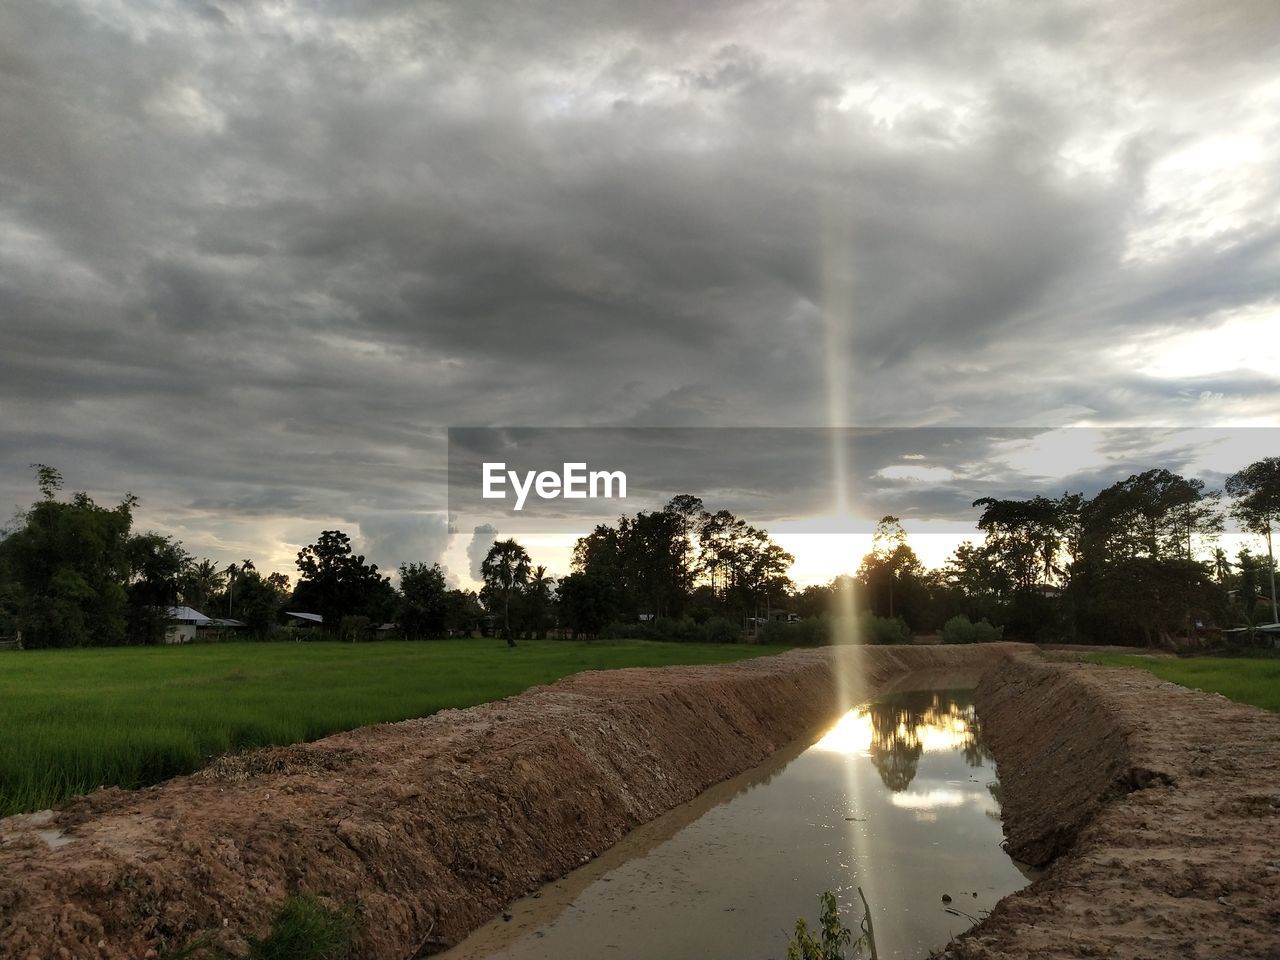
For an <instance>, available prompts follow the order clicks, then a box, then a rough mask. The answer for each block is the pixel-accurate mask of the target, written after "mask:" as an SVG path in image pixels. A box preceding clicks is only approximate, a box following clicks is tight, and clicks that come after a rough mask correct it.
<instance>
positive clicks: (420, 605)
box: [396, 563, 448, 640]
mask: <svg viewBox="0 0 1280 960" xmlns="http://www.w3.org/2000/svg"><path fill="white" fill-rule="evenodd" d="M447 594H448V588H447V587H446V586H445V579H444V570H443V569H441V567H440V564H438V563H433V564H431V566H427V565H426V564H425V563H404V564H401V565H400V598H399V603H397V604H396V625H397V626H398V627H399V628H400V631H401V632H402V633H403V634H404V635H405V637H406V638H407V639H409V640H421V639H423V638H425V637H439V636H442V635H443V634H444V631H445V620H446V615H447V612H448V611H447V607H446V603H447Z"/></svg>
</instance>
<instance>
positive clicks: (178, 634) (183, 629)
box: [164, 607, 213, 643]
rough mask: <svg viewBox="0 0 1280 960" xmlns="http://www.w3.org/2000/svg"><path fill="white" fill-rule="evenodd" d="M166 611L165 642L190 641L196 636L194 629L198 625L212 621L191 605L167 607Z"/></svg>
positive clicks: (195, 629) (205, 625)
mask: <svg viewBox="0 0 1280 960" xmlns="http://www.w3.org/2000/svg"><path fill="white" fill-rule="evenodd" d="M166 612H167V613H168V616H169V625H168V626H167V627H165V629H164V642H165V643H190V642H191V641H192V640H194V639H195V638H196V631H197V630H198V629H199V628H200V627H207V626H209V625H210V624H211V623H213V621H212V620H211V619H210V618H209V617H206V616H205V615H204V614H203V613H201V612H200V611H199V610H196V609H193V608H192V607H169V608H168V610H167V611H166Z"/></svg>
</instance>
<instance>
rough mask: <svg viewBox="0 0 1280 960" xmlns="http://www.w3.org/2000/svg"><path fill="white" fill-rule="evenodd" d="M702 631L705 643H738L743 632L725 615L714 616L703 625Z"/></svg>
mask: <svg viewBox="0 0 1280 960" xmlns="http://www.w3.org/2000/svg"><path fill="white" fill-rule="evenodd" d="M688 622H689V623H693V621H692V620H690V621H688ZM701 632H702V642H703V643H737V642H738V637H739V636H741V634H742V631H741V630H739V629H738V625H737V624H736V623H734V622H733V621H732V620H726V619H725V618H724V617H712V618H711V619H710V620H708V621H707V622H706V623H704V624H703V625H702V628H701Z"/></svg>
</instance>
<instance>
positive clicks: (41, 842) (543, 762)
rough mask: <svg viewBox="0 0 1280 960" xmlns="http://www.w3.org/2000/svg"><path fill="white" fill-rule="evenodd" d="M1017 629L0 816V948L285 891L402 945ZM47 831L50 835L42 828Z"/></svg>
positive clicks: (233, 761) (487, 719)
mask: <svg viewBox="0 0 1280 960" xmlns="http://www.w3.org/2000/svg"><path fill="white" fill-rule="evenodd" d="M1012 649H1015V647H1014V646H1013V645H1008V644H1004V645H1001V644H995V645H990V646H987V647H981V648H972V647H971V648H963V649H957V648H936V647H934V648H920V647H916V648H901V647H873V648H862V649H851V650H846V651H844V652H843V655H844V656H847V657H850V658H852V662H851V663H850V667H851V669H850V670H842V671H840V673H841V675H843V676H856V677H859V678H860V684H859V686H858V688H857V689H854V690H841V689H838V687H837V683H836V680H835V676H834V673H833V671H832V670H831V658H832V657H833V656H836V655H838V654H835V653H833V652H832V651H797V652H793V653H789V654H784V655H781V656H777V657H766V658H762V659H758V660H750V661H745V662H742V663H739V664H733V665H728V666H716V667H686V668H679V667H673V668H666V669H662V670H619V671H610V672H607V673H588V674H579V675H577V676H575V677H571V678H568V679H566V680H563V681H560V682H559V683H556V684H553V685H551V686H548V687H541V688H537V689H534V690H530V691H528V692H526V693H524V694H522V695H520V696H518V697H513V698H511V699H509V700H504V701H499V702H497V703H492V704H486V705H483V706H479V707H473V708H470V709H467V710H460V711H447V712H444V713H441V714H437V715H436V716H433V717H430V718H427V719H423V720H414V721H407V722H404V723H397V724H385V725H381V726H376V727H368V728H364V729H361V730H355V731H351V732H349V733H345V734H339V735H337V736H333V737H329V738H327V739H325V740H321V741H317V742H316V743H312V744H304V745H298V746H293V747H287V748H279V749H272V750H264V751H257V752H254V753H251V754H247V755H244V756H242V757H232V758H227V759H224V760H223V761H221V762H219V763H217V764H215V765H214V766H213V767H211V768H210V769H208V770H206V771H203V772H202V773H200V774H196V775H195V776H191V777H180V778H178V779H175V780H172V781H170V782H168V783H165V784H161V785H160V786H157V787H153V788H151V789H148V790H142V791H136V792H127V791H121V790H105V791H100V792H98V793H96V794H93V795H91V796H89V797H87V798H84V799H82V800H80V801H78V802H75V803H73V804H71V805H70V806H68V807H67V808H65V809H63V810H61V811H59V812H57V813H56V814H54V815H53V817H52V818H51V819H50V818H45V819H43V820H42V819H40V818H36V819H33V818H30V817H25V818H24V817H13V818H9V819H8V820H0V957H4V958H22V960H47V958H90V957H92V958H119V960H125V958H128V960H137V958H143V957H147V956H154V955H155V953H150V952H149V951H157V952H158V951H161V950H165V949H172V948H174V947H180V946H182V945H185V944H187V943H189V942H191V941H192V940H193V939H195V938H197V937H199V936H201V935H202V934H206V933H212V934H213V935H214V936H215V937H216V938H217V939H218V941H219V942H220V943H222V944H224V945H226V946H227V947H229V948H232V949H236V948H241V947H243V944H244V940H243V937H244V935H245V934H259V935H260V934H262V933H263V932H265V930H266V927H267V925H268V921H269V917H270V915H271V913H272V912H273V910H274V909H275V908H276V906H278V905H279V903H280V902H281V901H282V900H283V899H284V898H285V897H287V896H289V895H292V894H297V893H314V894H321V895H326V896H330V897H332V898H334V899H335V900H337V901H350V900H354V901H357V902H358V903H359V904H360V905H361V909H362V910H363V911H364V912H365V914H366V915H367V917H368V919H369V922H368V923H367V924H366V927H365V933H364V935H363V941H362V943H361V950H360V956H362V957H367V958H379V960H380V958H386V960H405V958H409V957H413V956H415V955H418V954H419V953H421V952H424V951H425V950H431V951H434V950H436V949H439V948H441V947H443V946H445V945H448V944H452V943H454V942H456V941H457V940H459V939H461V938H462V937H463V936H465V935H466V933H468V932H469V931H470V930H472V929H474V928H475V927H477V926H479V925H480V924H481V923H483V922H484V921H486V920H488V919H489V918H490V917H492V916H493V915H494V914H495V913H496V912H497V911H498V910H499V909H500V908H501V907H502V906H503V905H504V904H506V903H508V902H510V901H511V900H513V899H515V898H517V897H519V896H522V895H524V894H527V893H530V892H532V891H533V890H534V889H536V888H537V887H538V886H539V885H540V884H542V883H544V882H546V881H548V880H550V879H553V878H556V877H559V876H561V875H563V874H564V873H566V872H567V871H569V870H570V869H572V868H573V867H575V866H577V865H579V864H580V863H582V862H585V861H586V860H588V859H590V858H591V857H592V856H594V855H596V854H598V853H600V852H601V851H603V850H604V849H606V848H607V847H609V846H610V845H612V844H613V843H615V842H616V841H617V840H618V839H619V838H620V837H622V836H623V835H624V834H625V833H626V832H627V831H629V830H630V829H632V828H633V827H635V826H637V825H638V824H641V823H644V822H647V821H649V820H652V819H653V818H654V817H656V816H658V815H659V814H661V813H663V812H665V811H667V810H669V809H671V808H672V807H674V806H676V805H678V804H680V803H683V802H685V801H687V800H690V799H692V798H693V797H695V796H696V795H697V794H699V793H700V792H701V791H703V790H704V789H706V788H707V787H708V786H710V785H712V784H714V783H717V782H719V781H720V780H723V779H725V778H727V777H729V776H732V775H734V774H736V773H739V772H741V771H743V770H746V769H748V768H750V767H752V766H754V765H755V764H757V763H759V762H760V761H761V760H763V759H764V758H765V757H766V756H768V755H769V754H770V753H772V752H773V751H774V750H776V749H778V748H779V747H781V746H783V745H784V744H786V743H787V742H789V741H791V740H793V739H794V738H795V737H797V736H799V735H801V734H802V733H805V732H806V731H809V730H811V729H813V728H814V726H815V725H816V724H818V723H820V722H822V721H824V720H827V719H830V718H831V716H832V714H833V711H834V710H835V709H836V708H837V706H838V704H840V702H841V701H842V700H844V701H846V702H850V701H854V702H856V700H857V699H859V698H862V697H865V696H867V695H869V694H872V693H874V692H875V691H876V690H877V689H878V688H879V687H880V686H881V685H882V684H884V683H885V682H886V681H889V680H891V679H892V678H894V677H897V676H901V675H903V674H905V673H908V672H910V671H913V670H919V669H930V668H940V669H947V670H966V671H969V672H971V673H973V674H974V675H975V676H976V675H977V674H978V673H980V672H981V671H982V670H983V669H984V668H985V667H987V666H988V665H990V664H991V663H993V662H995V660H996V659H998V658H999V657H1001V656H1003V655H1004V654H1005V653H1007V652H1008V651H1009V650H1012ZM51 844H52V846H51Z"/></svg>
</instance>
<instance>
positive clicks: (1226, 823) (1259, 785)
mask: <svg viewBox="0 0 1280 960" xmlns="http://www.w3.org/2000/svg"><path fill="white" fill-rule="evenodd" d="M977 703H978V709H979V712H980V714H981V716H982V719H983V728H984V730H985V731H986V734H987V742H988V744H989V745H990V746H991V747H992V749H993V751H994V753H995V755H996V758H997V760H998V762H999V766H1000V781H1001V785H1002V787H1003V790H1004V797H1005V799H1004V805H1003V813H1004V824H1005V833H1006V836H1007V838H1008V846H1009V850H1010V852H1011V853H1013V854H1014V855H1015V856H1017V857H1019V858H1021V859H1023V860H1026V861H1028V862H1031V863H1035V864H1044V863H1048V862H1049V861H1051V860H1053V862H1052V865H1051V866H1050V867H1049V869H1048V870H1047V871H1046V873H1045V874H1044V875H1043V876H1042V877H1041V878H1040V879H1039V880H1037V881H1036V882H1035V883H1034V884H1033V885H1031V886H1030V887H1028V888H1026V889H1024V890H1022V891H1020V892H1018V893H1015V894H1013V895H1012V896H1009V897H1006V898H1005V899H1004V900H1002V901H1001V902H1000V904H999V905H998V906H997V907H996V909H995V910H994V911H993V913H992V915H991V917H990V918H989V919H988V920H986V921H985V922H984V923H983V924H981V925H980V926H979V927H977V928H975V929H974V930H972V931H970V932H969V933H968V934H967V935H965V936H964V937H963V938H961V939H960V940H959V941H958V942H957V943H956V944H955V945H954V946H953V947H952V948H951V949H950V950H949V951H948V952H947V953H946V954H944V956H947V957H953V958H956V960H979V958H982V960H994V958H1014V957H1017V958H1023V957H1047V958H1052V957H1108V958H1114V960H1138V958H1151V960H1155V958H1160V960H1166V958H1169V957H1179V958H1183V957H1187V958H1190V957H1205V958H1207V957H1215V958H1227V957H1230V958H1233V960H1244V958H1271V960H1275V958H1280V717H1277V716H1275V715H1273V714H1269V713H1267V712H1265V711H1263V710H1258V709H1255V708H1252V707H1246V706H1241V705H1239V704H1235V703H1231V702H1230V701H1227V700H1225V699H1223V698H1222V697H1219V696H1217V695H1213V694H1205V693H1199V692H1195V691H1190V690H1186V689H1184V688H1182V687H1178V686H1175V685H1173V684H1169V683H1165V682H1163V681H1161V680H1159V679H1157V678H1156V677H1154V676H1151V675H1150V674H1147V673H1145V672H1141V671H1130V670H1114V669H1104V668H1101V667H1090V666H1084V665H1078V664H1063V663H1044V662H1039V661H1036V660H1032V659H1030V658H1025V657H1016V658H1010V659H1009V660H1008V661H1007V662H1005V663H1003V664H1001V665H1000V667H999V669H996V670H992V671H991V672H989V673H988V674H987V676H986V677H985V678H984V680H983V682H982V684H981V685H980V686H979V688H978V696H977ZM1055 857H1056V858H1057V859H1056V860H1055V859H1054V858H1055Z"/></svg>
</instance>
